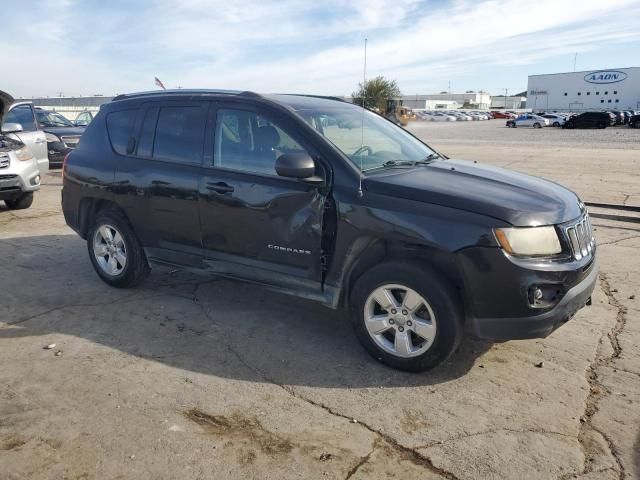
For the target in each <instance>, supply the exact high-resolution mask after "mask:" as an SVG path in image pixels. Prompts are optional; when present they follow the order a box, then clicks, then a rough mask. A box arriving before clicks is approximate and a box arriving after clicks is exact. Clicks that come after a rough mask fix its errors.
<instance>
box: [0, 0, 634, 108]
mask: <svg viewBox="0 0 640 480" xmlns="http://www.w3.org/2000/svg"><path fill="white" fill-rule="evenodd" d="M2 20H3V22H2V23H3V35H2V36H1V37H0V53H1V54H2V70H1V72H2V73H0V90H5V91H7V92H9V93H11V94H12V95H13V96H15V97H18V96H22V97H30V96H41V95H50V96H54V95H57V94H58V92H63V93H64V94H65V95H68V96H70V95H92V94H95V93H101V94H104V95H112V94H116V93H123V92H129V91H136V90H150V89H153V88H155V86H154V84H153V79H154V76H157V77H159V78H160V79H161V80H162V81H163V82H164V83H165V85H166V86H167V87H168V88H170V87H176V86H182V87H185V88H188V87H193V88H198V87H202V88H229V89H242V90H245V89H246V90H255V91H258V92H304V93H314V94H328V95H348V94H350V93H351V92H352V91H353V90H354V89H355V88H356V86H357V84H358V82H359V81H360V80H361V79H362V73H363V72H362V60H363V43H364V42H363V39H364V38H365V37H367V38H368V61H367V65H368V68H367V76H368V77H373V76H376V75H384V76H386V77H389V78H393V79H396V80H397V81H398V83H399V85H400V88H401V90H402V91H403V93H405V94H408V95H411V94H416V93H434V92H439V91H443V90H447V89H448V85H449V82H451V89H452V90H453V91H465V90H479V89H483V90H487V91H490V92H491V93H493V94H503V93H504V89H505V88H507V89H509V92H510V93H515V92H516V91H521V90H524V89H526V83H527V75H529V74H540V73H553V72H562V71H571V70H572V69H573V61H574V54H575V53H576V52H577V53H578V57H577V69H578V70H590V69H600V68H614V67H627V66H640V28H639V26H640V0H607V1H603V0H595V1H592V0H581V1H574V0H536V1H535V2H533V1H523V0H453V1H429V0H427V1H424V0H422V1H419V0H350V1H340V0H326V1H323V2H309V1H308V0H282V1H277V2H273V1H265V0H231V1H229V0H227V1H217V0H216V1H213V0H181V1H169V0H155V1H137V2H133V1H132V0H129V1H124V0H111V1H91V0H87V1H82V0H39V1H38V0H25V1H23V2H21V3H20V8H6V7H5V8H4V9H3V11H2Z"/></svg>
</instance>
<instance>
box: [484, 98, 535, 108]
mask: <svg viewBox="0 0 640 480" xmlns="http://www.w3.org/2000/svg"><path fill="white" fill-rule="evenodd" d="M524 108H527V97H523V96H520V95H492V96H491V109H492V110H496V109H502V110H522V109H524Z"/></svg>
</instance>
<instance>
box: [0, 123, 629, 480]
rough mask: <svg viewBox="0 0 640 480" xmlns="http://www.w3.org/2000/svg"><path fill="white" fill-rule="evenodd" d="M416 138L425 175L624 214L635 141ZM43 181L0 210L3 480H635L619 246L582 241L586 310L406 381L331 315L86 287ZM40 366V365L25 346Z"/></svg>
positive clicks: (519, 133)
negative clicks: (481, 167) (588, 278)
mask: <svg viewBox="0 0 640 480" xmlns="http://www.w3.org/2000/svg"><path fill="white" fill-rule="evenodd" d="M502 125H503V122H502V121H498V120H495V121H488V122H467V123H466V124H464V125H455V124H449V123H437V124H436V123H420V124H418V123H416V124H412V125H410V127H409V128H410V130H411V131H413V132H414V133H416V134H417V135H419V136H420V137H422V138H424V139H426V140H427V141H428V142H429V143H430V144H432V145H433V146H434V147H436V148H438V149H440V150H441V151H442V152H444V153H445V154H448V155H450V156H452V157H457V158H467V159H476V160H479V161H481V162H484V163H490V164H494V165H500V166H508V167H509V168H514V169H516V170H520V171H524V172H527V173H532V174H536V175H540V176H543V177H546V178H549V179H552V180H556V181H559V182H561V183H564V184H566V185H568V186H569V187H571V188H573V189H574V190H576V191H577V192H578V193H579V194H580V195H581V197H582V198H583V199H584V200H590V201H611V202H617V203H623V202H627V203H628V204H630V205H640V168H639V167H640V165H638V162H639V161H640V160H639V157H640V151H639V150H640V131H637V130H636V131H634V130H630V129H624V130H623V129H607V130H603V131H563V130H559V129H551V128H549V129H543V130H524V129H522V130H521V129H516V130H512V129H506V128H502ZM60 188H61V181H60V178H59V174H51V175H48V176H47V178H46V185H44V186H43V188H42V190H41V191H40V192H39V193H38V194H37V196H36V199H35V202H34V205H33V207H32V208H31V209H28V210H22V211H8V210H6V209H5V208H4V206H1V207H0V255H1V256H2V258H3V269H2V277H0V278H1V280H0V286H1V288H0V300H1V302H0V362H1V365H2V367H3V368H2V369H0V478H2V479H23V478H29V479H54V478H55V479H60V478H69V479H80V478H82V479H116V478H121V479H129V478H135V479H165V478H166V479H173V478H180V479H205V478H225V479H226V478H230V479H236V478H237V479H245V478H260V479H269V478H273V479H289V478H329V479H331V478H335V479H347V478H352V479H377V478H406V479H412V478H415V479H418V478H420V479H441V478H444V479H494V478H495V479H505V478H514V479H523V478H526V479H529V478H532V479H539V478H540V479H564V478H583V479H620V478H627V479H636V478H639V476H640V348H639V347H640V324H639V322H638V319H639V318H640V303H638V302H639V301H640V255H639V254H638V252H639V251H640V250H639V249H640V226H639V225H638V224H633V223H623V222H615V221H610V220H594V222H593V223H594V224H595V227H596V237H597V240H598V244H599V249H598V256H599V265H600V281H599V285H598V287H597V290H596V292H595V294H594V297H593V305H592V306H590V307H586V308H584V309H583V310H581V311H580V312H579V313H578V314H577V315H576V316H575V318H574V319H573V320H572V321H570V322H569V323H568V324H567V325H565V326H563V327H562V328H560V329H559V330H557V331H556V332H554V333H553V334H552V335H551V336H549V337H548V338H546V339H543V340H529V341H510V342H505V343H500V344H491V343H488V342H482V341H479V340H473V339H468V340H466V341H465V342H464V343H463V344H462V346H461V348H460V350H459V351H458V352H457V353H456V354H455V355H454V356H453V357H452V358H451V359H450V360H449V361H448V362H447V363H445V364H444V365H442V366H441V367H439V368H438V369H436V370H433V371H431V372H427V373H422V374H407V373H402V372H398V371H395V370H392V369H389V368H387V367H384V366H382V365H380V364H378V363H376V362H375V361H374V360H372V359H371V358H370V357H369V355H368V354H367V353H365V352H364V350H363V349H362V348H361V347H360V346H359V344H358V343H357V341H356V339H355V337H354V335H353V334H352V332H351V329H350V326H349V325H348V322H347V321H346V317H345V314H344V313H343V312H336V311H332V310H329V309H326V308H323V307H321V306H318V305H316V304H315V303H311V302H307V301H304V300H300V299H296V298H293V297H287V296H284V295H280V294H275V293H272V292H269V291H268V290H264V289H262V288H260V287H257V286H254V285H247V284H242V283H238V282H233V281H229V280H224V279H217V278H208V277H200V276H196V275H192V274H187V273H184V272H179V271H172V270H169V269H154V270H153V273H152V275H151V276H150V277H149V279H148V280H147V281H146V282H145V283H144V284H143V285H142V286H141V287H138V288H137V289H133V290H117V289H113V288H110V287H108V286H106V285H105V284H104V283H103V282H102V281H101V280H100V279H99V278H98V276H97V275H96V274H95V273H94V271H93V269H92V267H91V264H90V261H89V258H88V256H87V251H86V245H85V243H84V242H83V241H82V240H81V239H80V238H78V237H77V236H76V235H75V234H74V233H73V232H72V231H71V230H70V229H69V228H68V227H67V226H66V225H65V223H64V219H63V218H62V214H61V210H60ZM53 344H55V346H52V347H51V348H49V349H47V348H45V347H47V346H51V345H53Z"/></svg>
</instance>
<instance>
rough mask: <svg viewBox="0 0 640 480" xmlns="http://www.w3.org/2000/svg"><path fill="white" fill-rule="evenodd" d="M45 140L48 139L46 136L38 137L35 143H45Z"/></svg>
mask: <svg viewBox="0 0 640 480" xmlns="http://www.w3.org/2000/svg"><path fill="white" fill-rule="evenodd" d="M45 141H46V140H45V139H44V138H38V139H36V141H35V142H34V143H37V144H41V143H44V142H45Z"/></svg>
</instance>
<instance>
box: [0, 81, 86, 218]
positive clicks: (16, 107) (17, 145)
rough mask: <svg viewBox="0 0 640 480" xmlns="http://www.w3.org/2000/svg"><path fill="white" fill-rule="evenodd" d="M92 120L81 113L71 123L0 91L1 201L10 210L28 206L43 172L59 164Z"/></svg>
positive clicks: (57, 114)
mask: <svg viewBox="0 0 640 480" xmlns="http://www.w3.org/2000/svg"><path fill="white" fill-rule="evenodd" d="M92 119H93V115H92V114H91V113H90V112H82V113H81V114H80V115H79V116H78V118H77V119H76V121H75V122H71V121H70V120H68V119H67V118H65V117H64V116H63V115H60V114H59V113H57V112H52V111H49V110H45V109H42V108H39V107H35V106H34V105H33V104H32V103H31V102H15V101H14V99H13V97H12V96H11V95H9V94H8V93H5V92H2V91H0V124H1V125H2V130H1V131H0V200H4V202H5V204H6V205H7V207H8V208H10V209H22V208H28V207H30V206H31V203H32V202H33V192H35V191H36V190H38V189H39V188H40V181H41V178H42V175H44V174H45V173H46V172H47V171H48V170H49V168H59V167H61V166H62V162H63V160H64V157H65V156H66V155H67V153H69V152H70V151H71V150H73V149H74V148H75V147H76V146H77V145H78V142H79V141H80V136H81V135H82V133H83V132H84V130H85V128H86V126H87V125H88V124H89V123H90V122H91V120H92Z"/></svg>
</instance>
